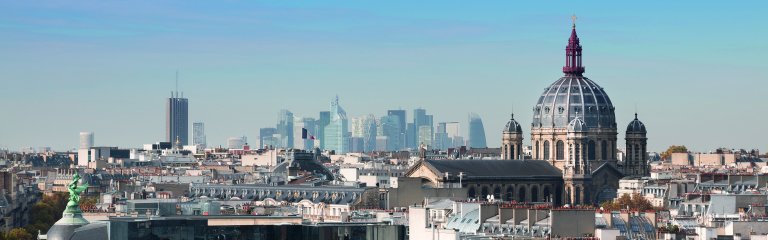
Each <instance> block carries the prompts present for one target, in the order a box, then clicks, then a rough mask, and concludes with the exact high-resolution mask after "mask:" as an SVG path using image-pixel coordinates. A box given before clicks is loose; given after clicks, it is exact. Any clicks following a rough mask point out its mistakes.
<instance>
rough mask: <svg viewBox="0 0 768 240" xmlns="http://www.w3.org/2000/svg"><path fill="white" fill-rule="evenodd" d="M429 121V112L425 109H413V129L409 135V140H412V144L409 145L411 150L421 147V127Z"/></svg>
mask: <svg viewBox="0 0 768 240" xmlns="http://www.w3.org/2000/svg"><path fill="white" fill-rule="evenodd" d="M426 121H427V110H426V109H423V108H417V109H413V128H412V129H411V133H409V136H408V137H409V138H411V141H410V142H411V144H409V145H408V147H409V148H414V149H415V148H416V147H418V146H419V144H420V142H419V127H421V126H422V125H425V124H426Z"/></svg>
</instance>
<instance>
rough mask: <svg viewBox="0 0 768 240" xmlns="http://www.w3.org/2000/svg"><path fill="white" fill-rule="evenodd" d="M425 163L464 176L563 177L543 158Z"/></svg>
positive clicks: (436, 168)
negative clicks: (460, 173)
mask: <svg viewBox="0 0 768 240" xmlns="http://www.w3.org/2000/svg"><path fill="white" fill-rule="evenodd" d="M424 164H426V165H427V167H429V168H430V169H432V170H433V171H436V172H437V174H440V175H442V174H444V173H446V172H448V173H450V174H451V175H454V176H455V175H456V174H459V172H463V173H464V178H531V177H557V178H561V177H562V173H561V172H560V170H559V169H557V168H556V167H554V166H552V165H551V164H549V163H548V162H546V161H542V160H425V161H424ZM415 167H418V166H415Z"/></svg>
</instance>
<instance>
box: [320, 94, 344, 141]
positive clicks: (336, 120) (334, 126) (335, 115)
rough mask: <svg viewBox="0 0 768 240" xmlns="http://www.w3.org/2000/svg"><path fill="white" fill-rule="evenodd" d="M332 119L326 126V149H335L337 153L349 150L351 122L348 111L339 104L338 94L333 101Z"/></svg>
mask: <svg viewBox="0 0 768 240" xmlns="http://www.w3.org/2000/svg"><path fill="white" fill-rule="evenodd" d="M330 110H331V111H330V112H331V119H330V120H331V121H330V123H328V126H326V127H325V137H324V138H325V139H324V140H325V141H326V143H325V149H326V150H334V151H336V153H337V154H341V153H347V152H348V151H349V135H350V134H349V122H348V120H347V112H345V111H344V109H343V108H341V105H339V97H338V96H337V97H336V99H334V101H332V102H331V109H330Z"/></svg>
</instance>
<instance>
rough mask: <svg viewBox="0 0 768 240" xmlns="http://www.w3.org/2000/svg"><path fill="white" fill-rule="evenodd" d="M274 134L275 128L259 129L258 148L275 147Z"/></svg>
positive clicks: (275, 132)
mask: <svg viewBox="0 0 768 240" xmlns="http://www.w3.org/2000/svg"><path fill="white" fill-rule="evenodd" d="M275 134H277V129H276V128H260V129H259V144H260V145H261V146H260V147H263V148H267V147H269V146H275V145H276V144H277V142H278V141H277V139H276V138H275Z"/></svg>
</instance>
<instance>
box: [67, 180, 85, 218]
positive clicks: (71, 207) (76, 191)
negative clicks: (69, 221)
mask: <svg viewBox="0 0 768 240" xmlns="http://www.w3.org/2000/svg"><path fill="white" fill-rule="evenodd" d="M78 182H80V174H78V173H77V172H75V175H74V176H72V182H71V183H69V185H67V189H68V190H69V202H68V203H67V209H66V210H65V211H64V212H70V213H74V212H80V193H82V192H83V191H85V189H87V188H88V184H87V183H84V184H83V185H80V186H78V185H77V184H78Z"/></svg>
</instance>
